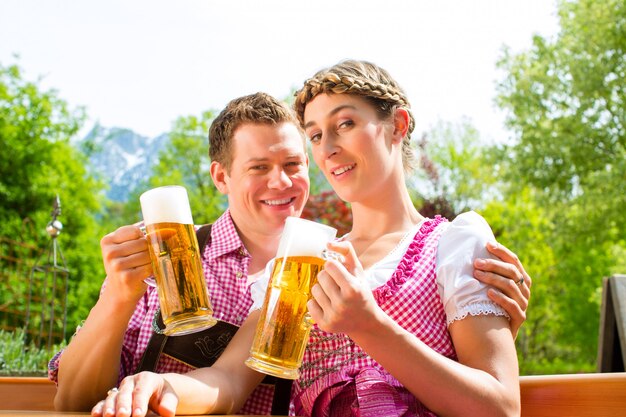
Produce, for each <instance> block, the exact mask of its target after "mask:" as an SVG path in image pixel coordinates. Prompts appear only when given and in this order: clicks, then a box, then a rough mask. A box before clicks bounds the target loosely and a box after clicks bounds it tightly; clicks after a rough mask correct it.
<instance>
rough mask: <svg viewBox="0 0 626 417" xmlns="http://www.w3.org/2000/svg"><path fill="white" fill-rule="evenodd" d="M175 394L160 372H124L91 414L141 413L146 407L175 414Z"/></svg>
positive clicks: (136, 415) (138, 416)
mask: <svg viewBox="0 0 626 417" xmlns="http://www.w3.org/2000/svg"><path fill="white" fill-rule="evenodd" d="M177 406H178V397H177V396H176V393H175V392H174V390H173V389H172V387H171V386H170V384H169V383H168V382H167V381H166V380H165V378H164V377H163V375H161V374H156V373H153V372H140V373H138V374H135V375H130V376H127V377H126V378H124V379H123V380H122V383H121V384H120V387H119V388H113V389H111V390H109V392H108V394H107V397H106V398H105V399H104V400H102V401H100V402H98V403H97V404H96V405H95V406H94V407H93V408H92V410H91V415H92V416H94V417H113V416H117V417H130V416H132V417H143V416H145V415H146V413H147V412H148V409H150V410H152V411H154V412H155V413H157V414H158V415H160V416H163V417H169V416H174V415H175V414H176V407H177Z"/></svg>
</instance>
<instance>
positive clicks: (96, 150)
mask: <svg viewBox="0 0 626 417" xmlns="http://www.w3.org/2000/svg"><path fill="white" fill-rule="evenodd" d="M168 143H169V136H168V135H167V134H162V135H160V136H157V137H154V138H149V137H146V136H142V135H139V134H137V133H135V132H133V131H132V130H130V129H122V128H117V127H111V128H107V127H103V126H100V125H99V124H96V125H95V126H94V128H93V129H91V131H90V132H89V133H88V134H87V135H86V136H85V137H84V138H83V139H81V140H79V141H78V143H77V145H78V147H79V148H80V149H81V150H82V151H83V152H84V153H85V154H86V155H87V157H88V158H89V169H90V172H91V173H92V174H93V175H95V176H96V177H98V178H100V179H102V180H103V181H104V182H105V183H106V184H108V185H109V189H108V191H107V193H106V194H107V196H108V197H109V198H110V199H111V200H114V201H126V199H127V198H128V194H129V193H130V192H131V191H132V190H133V189H134V188H135V187H136V186H137V185H138V184H140V183H141V182H142V181H143V180H147V179H148V178H149V177H150V175H151V173H152V167H153V166H154V165H155V164H156V163H157V162H158V155H159V152H160V151H161V150H162V149H164V147H165V146H166V145H167V144H168Z"/></svg>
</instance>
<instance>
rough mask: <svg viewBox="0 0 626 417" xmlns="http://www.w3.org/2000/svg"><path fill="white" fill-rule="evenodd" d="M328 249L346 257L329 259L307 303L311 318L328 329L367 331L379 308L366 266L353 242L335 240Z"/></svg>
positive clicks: (333, 330)
mask: <svg viewBox="0 0 626 417" xmlns="http://www.w3.org/2000/svg"><path fill="white" fill-rule="evenodd" d="M328 248H329V249H330V250H332V251H334V252H337V253H339V254H340V255H342V256H343V258H344V260H343V262H339V261H336V260H329V261H327V262H326V265H325V266H324V269H323V270H322V271H321V272H320V273H319V274H318V275H317V284H315V285H314V286H313V288H312V289H311V293H312V295H313V298H312V299H311V300H309V302H308V304H307V306H308V308H309V312H310V314H311V318H312V319H313V320H314V321H315V323H317V325H318V326H319V327H320V328H321V329H322V330H324V331H327V332H331V333H346V334H350V333H352V332H354V331H362V330H366V329H367V328H368V326H370V325H371V324H372V318H373V317H374V316H375V315H376V314H377V311H379V310H380V309H379V307H378V305H377V304H376V301H375V300H374V296H373V294H372V290H371V289H370V288H369V286H368V284H367V281H366V280H365V279H364V277H363V274H364V273H363V267H362V266H361V263H360V262H359V259H358V258H357V256H356V253H355V252H354V248H353V247H352V244H350V242H333V243H329V244H328Z"/></svg>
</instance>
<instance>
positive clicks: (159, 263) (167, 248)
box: [139, 185, 217, 336]
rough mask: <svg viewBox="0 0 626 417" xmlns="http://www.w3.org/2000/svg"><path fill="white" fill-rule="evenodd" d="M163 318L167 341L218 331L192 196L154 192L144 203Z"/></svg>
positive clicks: (171, 190)
mask: <svg viewBox="0 0 626 417" xmlns="http://www.w3.org/2000/svg"><path fill="white" fill-rule="evenodd" d="M139 201H140V202H141V212H142V214H143V220H144V224H145V232H146V239H147V240H148V246H149V252H150V259H151V260H152V267H153V269H154V276H155V280H156V287H157V292H158V294H159V303H160V306H161V316H162V317H163V323H164V324H165V329H164V330H163V333H165V334H166V335H168V336H176V335H183V334H188V333H193V332H196V331H200V330H203V329H206V328H209V327H211V326H213V325H214V324H215V323H216V322H217V321H216V320H215V318H213V309H212V308H211V303H210V301H209V295H208V291H207V285H206V282H205V280H204V273H203V272H202V263H201V262H200V251H199V249H198V239H197V238H196V232H195V229H194V225H193V220H192V217H191V208H190V206H189V197H188V196H187V190H185V188H183V187H180V186H175V185H174V186H165V187H159V188H154V189H152V190H148V191H146V192H145V193H143V194H142V195H141V196H140V197H139Z"/></svg>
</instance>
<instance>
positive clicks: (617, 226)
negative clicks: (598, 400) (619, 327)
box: [498, 0, 626, 370]
mask: <svg viewBox="0 0 626 417" xmlns="http://www.w3.org/2000/svg"><path fill="white" fill-rule="evenodd" d="M559 16H560V25H561V30H560V32H559V34H558V35H557V36H556V37H555V38H554V39H545V38H543V37H541V36H535V37H534V38H533V45H532V47H531V48H530V49H529V50H528V51H525V52H522V53H519V54H511V53H510V52H509V51H505V52H504V54H503V57H502V58H501V60H500V62H499V64H498V66H499V67H500V69H503V70H504V71H505V73H506V76H505V77H504V79H503V80H502V82H501V83H500V84H499V87H498V93H499V95H498V103H499V105H500V106H501V107H502V108H504V109H505V110H506V111H507V112H508V114H507V124H508V126H509V127H510V128H511V129H512V130H513V131H514V132H515V134H516V140H515V142H514V143H513V144H512V145H511V146H509V147H505V148H503V149H501V152H500V154H499V155H500V157H501V158H502V159H503V160H506V161H508V166H507V170H506V175H507V178H508V179H509V182H510V184H511V185H512V188H511V189H510V190H509V193H510V194H509V196H513V195H518V196H519V195H526V196H529V198H528V200H529V201H532V202H533V204H534V205H536V207H537V208H541V215H542V216H545V220H542V221H541V222H537V223H536V225H537V226H540V227H541V228H542V230H543V231H545V233H548V235H547V236H546V237H542V238H539V237H537V236H535V237H534V239H537V241H536V243H537V245H538V246H539V247H541V248H544V249H548V248H549V251H548V250H546V257H547V258H553V259H554V260H553V262H554V264H553V267H552V268H551V269H550V268H547V266H548V265H547V264H546V265H545V267H546V268H544V270H543V272H544V273H545V274H543V275H538V276H537V278H539V279H537V280H536V282H537V284H538V286H544V285H548V286H550V288H549V290H547V291H544V289H536V288H537V287H535V291H537V292H538V293H539V294H545V295H546V297H548V299H549V302H550V303H551V304H552V311H551V314H550V315H549V316H547V317H550V320H552V322H553V323H555V325H551V326H550V332H551V333H548V334H549V338H548V337H546V336H548V334H544V335H540V334H539V332H534V333H533V335H532V338H533V342H536V343H535V344H534V346H535V348H540V349H541V350H542V355H543V356H542V358H543V359H542V360H544V362H545V363H549V362H551V363H553V364H558V363H559V362H563V361H564V360H565V362H568V363H569V364H572V363H576V362H578V363H581V364H583V365H581V367H582V368H586V369H589V368H591V367H592V365H593V363H594V362H595V356H596V351H597V345H596V340H597V335H598V317H599V308H598V307H599V296H598V294H599V288H600V285H601V279H602V277H603V276H607V275H609V274H611V273H613V272H616V266H617V265H621V266H623V265H624V261H623V260H621V261H620V260H619V258H618V257H619V256H623V254H624V251H625V248H626V210H624V207H626V193H625V192H624V191H625V188H624V184H625V180H626V126H625V123H626V112H625V110H626V106H625V105H626V90H625V89H624V85H626V51H625V49H626V3H624V1H622V0H607V1H603V2H596V1H592V0H577V1H561V2H560V3H559ZM528 187H531V188H532V190H531V191H525V190H526V189H527V188H528ZM525 193H526V194H525ZM510 201H514V200H510ZM527 214H528V215H529V216H530V217H529V219H535V220H537V219H536V214H533V213H532V212H531V211H528V212H527ZM546 220H547V223H546ZM508 226H509V227H510V226H511V224H509V225H508ZM529 249H530V248H529ZM533 260H534V261H535V262H538V263H539V264H542V263H543V262H542V260H541V259H538V258H537V257H534V258H533ZM546 278H549V280H544V279H546ZM543 313H545V311H543V310H541V309H540V314H543ZM540 320H542V321H545V320H544V319H543V318H541V319H540ZM530 321H531V320H529V322H530ZM536 324H538V323H533V324H531V326H530V328H533V325H536ZM584 364H586V365H584ZM559 366H566V365H565V364H563V365H559ZM561 370H563V369H561Z"/></svg>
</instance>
